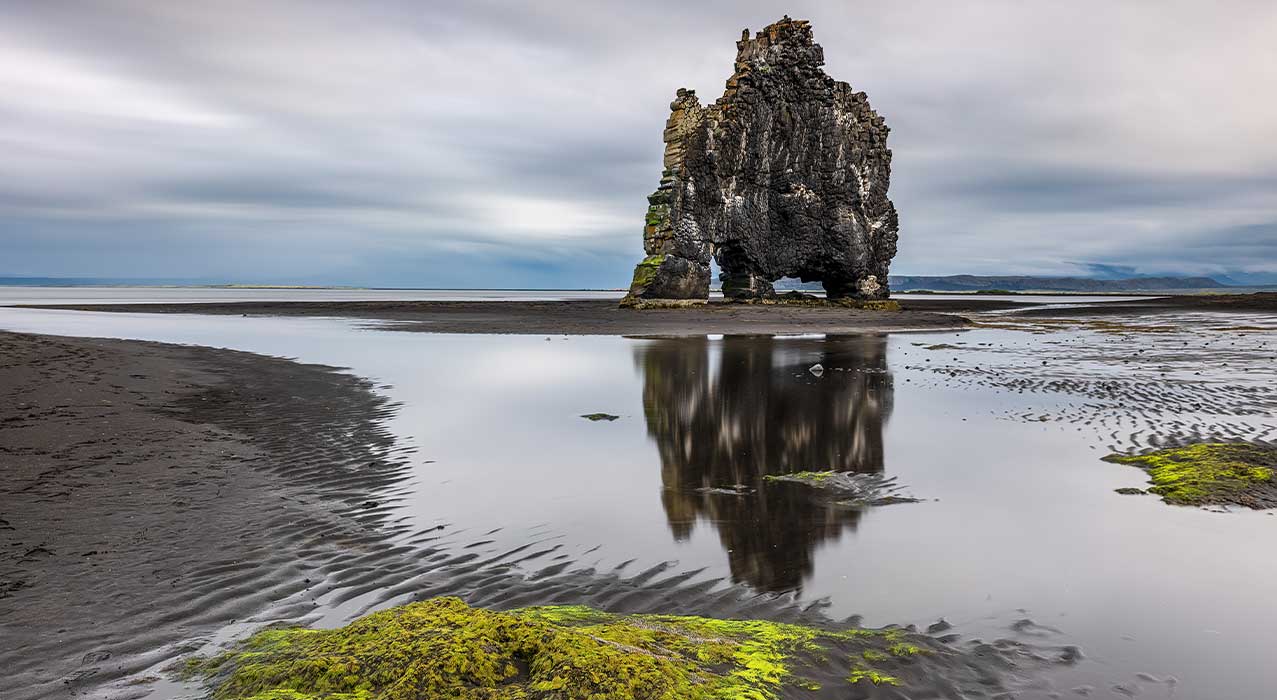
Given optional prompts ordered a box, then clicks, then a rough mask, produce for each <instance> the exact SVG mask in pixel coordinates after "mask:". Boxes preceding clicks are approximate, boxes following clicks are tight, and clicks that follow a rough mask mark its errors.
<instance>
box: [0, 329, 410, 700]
mask: <svg viewBox="0 0 1277 700" xmlns="http://www.w3.org/2000/svg"><path fill="white" fill-rule="evenodd" d="M0 358H3V360H2V362H0V394H3V395H4V396H5V397H6V401H5V403H4V404H3V405H0V638H3V639H4V643H3V644H0V669H3V672H2V673H0V697H4V698H6V700H11V699H18V698H38V697H65V696H66V695H67V694H70V693H75V692H77V691H79V690H82V689H84V688H89V687H94V686H97V685H98V684H100V683H103V682H106V681H110V680H114V679H118V678H121V677H124V676H126V675H129V674H134V673H137V672H138V671H140V670H142V669H145V668H147V667H149V666H151V665H152V664H154V663H155V662H156V661H157V660H162V659H163V654H165V653H171V651H170V650H167V649H166V646H167V645H171V644H173V643H177V642H181V641H184V640H190V639H192V638H196V637H199V636H200V635H204V634H208V633H210V632H211V631H214V630H217V629H219V628H221V627H223V626H225V625H226V624H227V623H230V622H232V621H234V620H237V619H242V618H244V617H246V616H248V615H250V614H252V613H255V612H257V611H259V610H261V609H262V608H264V607H265V606H267V605H268V604H273V603H278V602H280V601H284V600H290V601H292V602H293V604H294V605H299V606H300V605H305V598H306V595H305V594H306V591H307V589H308V588H309V587H310V586H312V585H317V584H318V583H319V581H320V580H321V579H322V578H323V568H324V566H325V565H326V564H329V563H331V562H334V561H337V560H343V559H346V560H348V559H350V558H351V557H352V556H356V555H357V553H358V552H359V551H360V549H361V548H362V546H363V545H364V544H365V543H368V542H369V541H370V537H372V536H373V534H372V533H378V531H379V530H380V529H381V528H380V527H379V525H380V520H381V517H380V516H379V515H378V508H376V507H375V506H376V505H377V504H372V503H368V500H369V499H368V495H369V494H370V493H372V492H373V491H374V490H376V491H378V492H381V493H384V492H385V491H386V490H387V489H393V485H394V484H395V483H396V482H397V481H398V480H399V479H401V477H402V476H403V474H402V462H400V461H398V460H397V459H396V457H395V455H394V454H393V450H392V440H391V438H390V437H389V436H388V435H387V434H386V433H385V432H384V431H383V430H382V429H381V428H380V427H379V425H378V419H379V417H381V416H383V415H385V414H386V413H387V412H388V411H390V410H392V407H391V406H389V405H387V402H386V401H385V400H384V399H383V398H381V397H378V396H377V395H376V394H374V393H373V392H372V390H371V387H370V385H369V384H368V383H367V382H366V381H364V380H362V379H359V378H356V377H353V376H350V375H347V374H342V373H340V372H338V371H335V370H334V369H333V368H330V367H321V366H315V365H303V364H298V363H294V362H290V361H288V360H284V359H275V358H267V357H262V356H258V355H252V354H248V353H241V352H233V351H228V350H215V349H211V348H200V347H186V346H174V345H162V344H158V343H145V342H136V341H117V340H96V339H77V338H54V337H47V336H36V335H20V334H11V333H0ZM376 536H378V537H379V536H380V534H377V535H376ZM157 655H159V656H157Z"/></svg>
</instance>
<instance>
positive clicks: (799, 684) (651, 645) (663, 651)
mask: <svg viewBox="0 0 1277 700" xmlns="http://www.w3.org/2000/svg"><path fill="white" fill-rule="evenodd" d="M915 642H916V643H915ZM921 645H928V646H921ZM936 653H939V654H941V655H949V656H952V655H954V654H956V652H954V651H953V650H951V649H948V648H947V647H944V646H942V645H939V643H938V642H935V641H934V640H931V639H930V638H928V637H923V636H921V635H916V634H913V633H908V632H905V631H904V630H900V629H895V628H892V629H884V630H869V629H861V628H850V629H845V630H840V631H839V630H830V629H824V628H820V627H814V626H805V625H796V624H785V623H776V622H768V621H764V620H721V619H715V618H705V617H691V616H674V615H616V614H611V613H605V612H601V611H598V610H594V609H591V608H586V607H580V606H548V607H534V608H524V609H519V610H512V611H508V612H495V611H490V610H484V609H480V608H473V607H470V606H468V605H466V604H465V603H464V602H462V601H461V600H460V599H457V598H435V599H431V600H428V601H424V602H420V603H412V604H409V605H405V606H402V607H398V608H392V609H389V610H385V611H382V612H378V613H373V614H371V615H368V616H365V617H363V618H360V619H359V620H356V621H355V622H353V623H351V624H350V625H347V626H346V627H342V628H339V629H333V630H313V629H303V628H292V629H267V630H265V631H262V632H259V633H257V634H256V635H254V636H252V637H251V638H249V639H247V640H246V641H244V642H242V643H240V644H239V645H238V646H237V647H236V648H234V649H232V650H230V651H228V652H225V653H223V654H221V655H218V656H215V657H212V658H198V659H195V660H192V661H191V662H189V663H188V664H187V665H186V666H185V668H184V672H183V675H185V676H187V677H190V678H204V679H206V680H208V681H209V682H210V683H211V684H212V686H213V697H214V698H218V699H220V700H364V699H369V700H371V699H372V698H377V699H380V700H407V699H408V698H413V699H415V698H459V699H465V700H550V699H554V700H587V699H588V700H729V699H731V700H735V699H742V700H775V699H777V698H779V697H781V695H782V693H783V692H784V693H786V694H788V693H790V692H793V691H798V692H814V691H816V690H818V689H820V688H822V687H825V688H828V687H829V682H830V680H831V675H830V673H831V671H835V670H836V668H839V667H840V668H841V669H842V670H841V671H837V674H838V675H834V676H832V679H833V680H838V679H841V680H840V681H838V682H840V683H844V684H845V683H851V684H856V683H861V682H867V683H872V684H874V685H883V684H885V685H899V684H900V681H899V680H898V679H897V678H896V677H895V676H894V675H888V673H887V671H888V670H890V671H891V673H893V674H895V673H898V671H897V670H896V669H886V670H879V668H878V666H879V665H881V664H884V663H893V664H895V665H896V666H899V667H900V668H905V669H907V668H908V667H909V665H910V664H914V665H916V663H917V662H916V661H915V660H914V657H917V656H921V655H924V654H925V655H931V654H936ZM866 661H872V662H874V663H875V666H868V665H866V664H865V663H864V662H866ZM840 662H841V666H839V665H838V664H839V663H840ZM809 672H810V673H809ZM917 672H918V673H919V674H924V673H926V671H925V669H917ZM822 682H823V683H822ZM844 687H845V686H844Z"/></svg>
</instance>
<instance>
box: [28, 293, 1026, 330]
mask: <svg viewBox="0 0 1277 700" xmlns="http://www.w3.org/2000/svg"><path fill="white" fill-rule="evenodd" d="M902 303H903V304H904V307H905V308H904V310H902V311H866V310H859V309H844V308H834V307H808V306H772V305H748V304H730V303H726V302H713V303H709V304H706V305H704V306H695V307H690V308H677V309H644V310H641V311H639V310H634V309H622V308H618V307H617V303H616V301H615V300H610V299H591V300H581V301H400V302H395V301H391V302H384V301H370V302H363V301H349V302H304V301H299V302H235V303H210V304H63V305H55V306H39V307H28V308H43V309H71V310H78V311H114V312H129V313H183V314H190V313H199V314H219V315H247V316H315V317H330V318H331V317H336V318H358V319H369V320H378V321H385V322H388V323H389V324H390V325H391V327H392V328H394V329H395V330H405V331H424V332H430V333H510V334H523V335H643V336H658V335H696V334H705V333H732V334H794V333H840V334H841V333H865V332H877V331H901V330H934V329H945V328H961V327H964V326H966V325H967V323H968V322H967V320H966V319H965V318H963V317H961V316H958V315H956V312H959V311H974V310H993V309H1002V308H1013V307H1015V306H1016V304H1015V303H1013V302H1005V301H1000V300H987V299H974V298H973V299H971V300H969V301H967V300H962V301H958V302H946V301H943V300H912V299H910V300H907V301H905V302H902ZM942 310H943V311H946V312H949V311H952V312H954V313H942V312H941V311H942Z"/></svg>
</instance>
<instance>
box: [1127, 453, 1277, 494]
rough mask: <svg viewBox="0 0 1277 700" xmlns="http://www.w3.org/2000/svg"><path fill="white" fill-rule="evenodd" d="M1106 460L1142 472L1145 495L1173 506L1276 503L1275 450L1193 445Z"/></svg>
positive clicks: (1276, 467) (1276, 457) (1276, 462)
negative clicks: (1146, 485)
mask: <svg viewBox="0 0 1277 700" xmlns="http://www.w3.org/2000/svg"><path fill="white" fill-rule="evenodd" d="M1104 460H1105V461H1106V462H1113V463H1116V464H1127V465H1131V466H1136V467H1140V468H1142V469H1144V470H1145V471H1147V472H1148V475H1149V482H1150V483H1151V484H1152V486H1150V487H1149V488H1148V492H1149V493H1154V494H1157V495H1159V496H1161V497H1162V500H1163V501H1165V502H1167V503H1172V504H1176V505H1190V506H1201V505H1240V506H1245V507H1248V508H1272V507H1274V506H1277V483H1275V482H1274V478H1273V476H1274V469H1277V448H1272V447H1267V446H1261V445H1251V444H1244V443H1218V442H1214V443H1210V442H1208V443H1196V444H1192V445H1188V446H1185V447H1173V448H1169V449H1164V450H1158V451H1156V452H1150V453H1149V454H1144V455H1135V456H1127V455H1109V456H1107V457H1105V458H1104Z"/></svg>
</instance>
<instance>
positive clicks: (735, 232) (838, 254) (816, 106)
mask: <svg viewBox="0 0 1277 700" xmlns="http://www.w3.org/2000/svg"><path fill="white" fill-rule="evenodd" d="M736 48H737V54H736V72H735V73H734V74H733V75H732V77H731V78H730V79H728V81H727V90H726V92H724V93H723V96H722V97H720V98H719V99H718V100H717V101H716V102H715V103H714V104H713V105H710V106H708V107H703V106H701V104H700V102H699V100H697V98H696V94H695V92H693V91H691V90H685V89H679V90H678V93H677V96H676V97H675V99H674V102H673V103H671V104H670V110H671V113H670V117H669V121H668V122H667V123H666V128H665V134H664V140H665V163H664V166H665V170H664V172H663V173H662V176H661V183H660V186H659V187H658V188H657V190H656V192H655V193H653V194H652V195H651V196H650V197H648V201H649V203H650V205H651V206H649V207H648V210H647V220H646V226H645V228H644V230H643V247H644V250H645V251H646V253H647V257H646V258H644V259H643V261H642V262H641V263H639V265H638V267H637V268H636V269H635V271H634V282H633V284H632V285H631V287H630V293H629V295H628V296H627V297H626V302H625V303H626V304H628V305H642V304H644V303H648V302H652V301H653V300H676V299H677V300H699V299H705V298H707V297H708V295H709V282H710V260H711V258H713V259H716V260H717V261H718V264H719V267H720V268H721V270H722V273H721V275H720V279H721V280H722V283H723V293H724V295H726V296H727V297H728V298H731V299H740V300H746V299H758V298H766V297H770V296H772V295H773V294H774V292H773V290H772V282H774V281H775V280H778V279H780V278H782V277H798V278H801V279H802V280H804V281H807V282H811V281H820V282H821V283H822V284H823V285H824V287H825V290H826V292H827V294H828V296H829V298H831V299H846V298H852V299H883V298H886V296H887V294H888V289H887V268H888V266H889V265H890V263H891V258H892V257H893V256H894V255H895V253H896V238H897V229H898V223H897V219H896V210H895V207H894V206H892V204H891V201H890V200H889V199H887V185H888V182H889V180H890V176H891V151H890V150H889V149H888V148H887V132H888V129H887V127H886V125H885V124H884V123H883V120H882V117H879V116H878V115H877V113H875V112H874V111H873V109H872V108H870V106H869V100H868V98H866V97H865V93H863V92H854V91H853V90H852V89H851V86H849V85H848V84H847V83H844V82H840V81H836V80H834V79H833V78H831V77H829V76H828V75H826V74H825V71H824V69H822V68H821V66H822V65H823V64H824V62H825V57H824V52H823V50H822V49H821V47H820V45H819V44H816V43H815V42H814V41H813V40H812V33H811V26H810V25H809V24H808V23H807V22H806V21H803V20H791V19H789V18H788V17H785V18H784V19H782V20H781V21H779V22H777V23H775V24H772V25H770V26H768V27H767V28H765V29H763V30H762V31H761V32H758V33H757V34H756V35H755V36H754V38H752V39H751V38H749V30H748V29H746V30H745V31H744V32H743V34H742V36H741V40H740V41H738V42H737V43H736Z"/></svg>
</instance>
